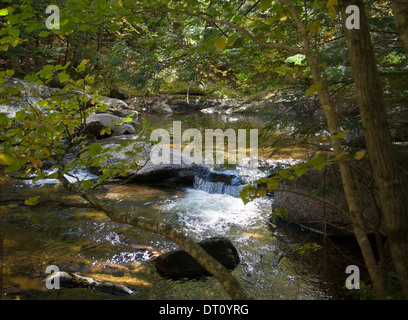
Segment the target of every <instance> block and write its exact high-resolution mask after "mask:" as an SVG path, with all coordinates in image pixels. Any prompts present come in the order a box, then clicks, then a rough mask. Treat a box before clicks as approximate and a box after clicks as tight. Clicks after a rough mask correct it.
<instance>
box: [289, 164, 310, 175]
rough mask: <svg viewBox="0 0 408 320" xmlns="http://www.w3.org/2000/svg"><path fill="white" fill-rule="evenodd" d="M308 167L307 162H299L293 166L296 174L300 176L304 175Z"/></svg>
mask: <svg viewBox="0 0 408 320" xmlns="http://www.w3.org/2000/svg"><path fill="white" fill-rule="evenodd" d="M308 168H309V166H308V165H307V164H306V163H299V164H297V165H296V166H294V167H292V169H293V170H294V171H295V174H296V175H297V176H298V177H301V176H302V175H304V174H305V173H306V171H307V169H308Z"/></svg>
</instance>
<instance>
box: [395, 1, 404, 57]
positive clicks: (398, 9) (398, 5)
mask: <svg viewBox="0 0 408 320" xmlns="http://www.w3.org/2000/svg"><path fill="white" fill-rule="evenodd" d="M392 4H393V7H394V18H395V24H396V26H397V30H398V32H399V35H400V37H401V40H402V42H403V44H404V48H405V51H406V52H407V53H408V0H393V1H392Z"/></svg>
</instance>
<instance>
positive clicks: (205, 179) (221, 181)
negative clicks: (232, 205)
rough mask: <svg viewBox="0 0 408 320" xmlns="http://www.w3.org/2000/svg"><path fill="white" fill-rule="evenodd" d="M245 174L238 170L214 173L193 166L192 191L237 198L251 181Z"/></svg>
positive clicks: (206, 168) (204, 168)
mask: <svg viewBox="0 0 408 320" xmlns="http://www.w3.org/2000/svg"><path fill="white" fill-rule="evenodd" d="M247 173H248V172H246V171H242V170H240V168H237V169H236V170H224V171H214V170H212V169H211V168H209V167H207V166H204V165H195V166H194V189H196V190H202V191H205V192H208V193H213V194H214V193H218V194H226V195H230V196H233V197H236V198H238V197H239V196H240V193H241V190H242V189H243V188H244V186H245V185H246V184H248V183H250V181H251V180H252V179H251V178H250V176H248V175H247ZM252 173H254V172H252ZM257 174H258V171H257ZM257 174H256V175H254V174H253V175H252V177H254V178H255V177H257ZM252 181H253V180H252Z"/></svg>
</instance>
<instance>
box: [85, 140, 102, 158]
mask: <svg viewBox="0 0 408 320" xmlns="http://www.w3.org/2000/svg"><path fill="white" fill-rule="evenodd" d="M101 151H102V147H101V145H100V144H99V143H93V144H91V145H90V146H89V147H88V154H89V155H90V156H91V157H93V156H96V155H98V154H100V153H101Z"/></svg>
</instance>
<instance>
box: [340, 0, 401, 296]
mask: <svg viewBox="0 0 408 320" xmlns="http://www.w3.org/2000/svg"><path fill="white" fill-rule="evenodd" d="M339 4H340V7H341V10H342V15H343V21H345V20H346V13H345V9H346V8H347V6H349V5H357V6H358V7H359V9H360V29H347V27H344V30H345V33H346V38H347V44H348V48H349V56H350V61H351V66H352V70H353V77H354V81H355V84H356V92H357V97H358V103H359V108H360V113H361V119H362V123H363V128H364V133H365V139H366V143H367V150H368V154H369V156H370V162H371V166H372V170H373V175H374V179H375V181H376V184H377V187H378V192H379V196H380V201H381V206H382V210H383V214H384V222H385V227H386V230H387V237H388V241H389V244H390V251H391V255H392V258H393V262H394V264H395V268H396V271H397V274H398V277H399V279H400V282H401V286H402V289H403V294H404V298H406V299H408V241H407V240H408V239H407V234H408V193H407V191H406V189H405V188H404V186H403V184H402V176H401V172H399V170H398V167H397V162H396V158H395V155H394V150H393V145H392V139H391V134H390V130H389V126H388V121H387V113H386V109H385V106H384V104H383V100H382V92H381V87H380V82H379V77H378V74H377V64H376V60H375V56H374V50H373V46H372V43H371V38H370V31H369V27H368V22H367V17H366V13H365V9H364V3H363V1H362V0H341V1H339Z"/></svg>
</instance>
